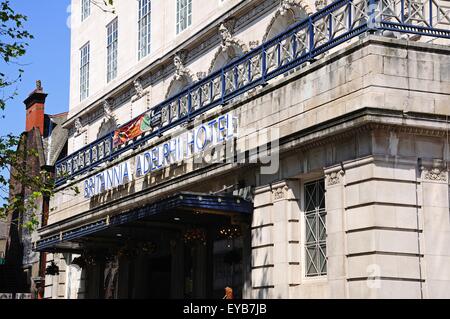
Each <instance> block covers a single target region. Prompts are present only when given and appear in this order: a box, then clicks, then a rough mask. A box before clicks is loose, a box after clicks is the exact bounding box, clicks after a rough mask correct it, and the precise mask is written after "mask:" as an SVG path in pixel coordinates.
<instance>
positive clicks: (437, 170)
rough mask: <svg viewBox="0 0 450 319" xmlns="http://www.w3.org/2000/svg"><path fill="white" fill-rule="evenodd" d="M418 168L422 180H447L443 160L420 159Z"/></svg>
mask: <svg viewBox="0 0 450 319" xmlns="http://www.w3.org/2000/svg"><path fill="white" fill-rule="evenodd" d="M419 169H420V172H421V177H422V180H424V181H431V182H447V181H448V172H447V170H448V169H447V166H446V165H445V163H444V161H443V160H440V159H436V160H433V161H427V162H424V161H420V163H419Z"/></svg>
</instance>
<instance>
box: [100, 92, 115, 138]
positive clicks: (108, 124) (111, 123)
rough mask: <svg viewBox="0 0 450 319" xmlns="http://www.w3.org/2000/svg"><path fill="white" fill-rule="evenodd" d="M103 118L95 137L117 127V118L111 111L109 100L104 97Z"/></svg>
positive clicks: (101, 135)
mask: <svg viewBox="0 0 450 319" xmlns="http://www.w3.org/2000/svg"><path fill="white" fill-rule="evenodd" d="M103 112H104V119H103V121H102V123H101V125H100V128H99V130H98V133H97V138H101V137H103V136H105V135H107V134H109V133H111V132H112V131H114V130H115V129H116V128H117V126H118V125H117V119H116V117H115V116H114V113H113V112H112V107H111V101H110V100H108V99H106V100H104V101H103Z"/></svg>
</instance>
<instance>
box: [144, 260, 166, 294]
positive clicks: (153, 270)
mask: <svg viewBox="0 0 450 319" xmlns="http://www.w3.org/2000/svg"><path fill="white" fill-rule="evenodd" d="M171 263H172V258H171V257H170V256H166V257H160V258H151V259H149V261H148V268H147V271H148V274H149V275H148V278H147V285H148V287H149V289H148V290H147V298H149V299H169V298H170V297H171Z"/></svg>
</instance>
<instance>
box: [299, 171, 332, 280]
mask: <svg viewBox="0 0 450 319" xmlns="http://www.w3.org/2000/svg"><path fill="white" fill-rule="evenodd" d="M304 195H305V237H306V238H305V256H306V258H305V261H306V276H307V277H314V276H323V275H326V274H327V259H326V255H327V252H326V236H327V235H326V210H325V183H324V180H323V179H322V180H319V181H315V182H311V183H306V184H305V186H304Z"/></svg>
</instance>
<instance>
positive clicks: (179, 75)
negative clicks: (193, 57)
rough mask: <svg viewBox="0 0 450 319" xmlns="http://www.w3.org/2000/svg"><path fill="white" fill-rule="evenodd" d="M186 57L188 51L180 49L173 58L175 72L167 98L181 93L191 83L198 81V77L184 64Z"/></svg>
mask: <svg viewBox="0 0 450 319" xmlns="http://www.w3.org/2000/svg"><path fill="white" fill-rule="evenodd" d="M186 57H187V53H186V51H179V52H177V53H176V54H175V56H174V58H173V64H174V66H175V74H174V76H173V79H172V81H171V82H170V84H169V88H168V89H167V93H166V99H167V98H169V97H171V96H174V95H176V94H178V93H180V92H181V91H183V89H185V88H186V87H188V86H189V85H190V84H192V83H193V82H195V81H197V77H196V76H195V75H194V74H193V73H192V72H191V70H190V69H189V68H187V67H186V66H185V65H184V64H185V61H186Z"/></svg>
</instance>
